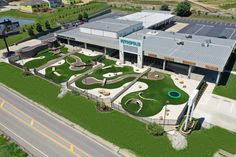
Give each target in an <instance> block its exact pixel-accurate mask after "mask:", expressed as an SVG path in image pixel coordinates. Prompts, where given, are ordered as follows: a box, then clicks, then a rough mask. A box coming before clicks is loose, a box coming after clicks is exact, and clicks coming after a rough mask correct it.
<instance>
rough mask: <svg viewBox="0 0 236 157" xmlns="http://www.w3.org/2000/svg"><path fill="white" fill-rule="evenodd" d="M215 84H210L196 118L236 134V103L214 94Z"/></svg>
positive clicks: (195, 115)
mask: <svg viewBox="0 0 236 157" xmlns="http://www.w3.org/2000/svg"><path fill="white" fill-rule="evenodd" d="M213 89H214V84H209V86H208V87H207V89H206V91H205V93H204V95H203V96H202V98H201V100H200V101H199V103H198V105H197V107H196V109H195V112H194V117H196V118H204V119H205V121H206V122H208V123H211V124H214V125H217V126H220V127H222V128H225V129H227V130H231V131H234V132H236V123H235V122H236V101H235V100H232V99H228V98H225V97H222V96H218V95H215V94H212V91H213Z"/></svg>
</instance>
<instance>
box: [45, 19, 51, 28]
mask: <svg viewBox="0 0 236 157" xmlns="http://www.w3.org/2000/svg"><path fill="white" fill-rule="evenodd" d="M45 28H46V29H51V25H50V23H49V22H48V20H47V21H46V22H45Z"/></svg>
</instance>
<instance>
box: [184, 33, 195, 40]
mask: <svg viewBox="0 0 236 157" xmlns="http://www.w3.org/2000/svg"><path fill="white" fill-rule="evenodd" d="M192 37H193V36H192V35H191V34H186V35H185V38H188V39H192Z"/></svg>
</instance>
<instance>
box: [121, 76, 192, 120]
mask: <svg viewBox="0 0 236 157" xmlns="http://www.w3.org/2000/svg"><path fill="white" fill-rule="evenodd" d="M162 75H163V74H162ZM163 76H164V77H163V79H161V80H149V79H144V78H142V79H140V80H139V81H141V82H144V83H146V84H147V85H148V89H146V90H144V91H142V92H140V91H138V92H133V93H130V94H128V95H126V96H124V97H123V98H122V101H121V104H122V107H123V108H124V109H125V110H126V111H127V112H129V113H130V114H133V115H136V116H141V117H148V116H153V115H155V114H157V113H159V112H160V111H161V110H162V108H163V107H164V106H165V104H166V102H167V101H169V104H172V105H179V104H183V103H185V102H186V101H187V100H188V94H187V93H185V92H184V91H182V90H181V89H179V88H178V87H176V86H175V84H174V82H173V80H172V79H171V77H170V76H169V75H163ZM170 91H171V92H176V93H178V94H179V95H180V96H179V95H178V96H176V97H170V96H169V94H168V92H170ZM130 99H138V100H140V101H141V102H142V104H143V105H142V108H141V109H138V107H137V106H135V107H134V105H130V104H129V103H127V101H128V100H130ZM137 111H138V112H137Z"/></svg>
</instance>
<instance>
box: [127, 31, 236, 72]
mask: <svg viewBox="0 0 236 157" xmlns="http://www.w3.org/2000/svg"><path fill="white" fill-rule="evenodd" d="M186 36H187V34H182V33H170V32H164V31H153V30H150V29H143V30H140V31H138V32H135V33H132V34H130V35H128V36H126V38H131V39H136V40H142V39H143V50H144V52H145V55H150V56H152V55H153V56H154V55H155V56H157V58H161V59H164V58H171V59H172V58H173V59H174V61H175V62H180V63H183V61H185V62H191V63H194V64H196V66H199V67H204V68H206V66H213V67H217V68H218V70H219V71H223V69H224V67H225V65H226V64H227V61H228V59H229V57H230V55H231V53H232V51H233V49H234V46H235V44H236V41H235V40H229V39H220V38H214V37H204V36H196V35H192V36H191V37H188V38H187V37H186ZM144 38H145V39H144ZM179 42H182V44H177V43H179ZM204 43H205V44H206V45H204ZM207 43H208V44H207Z"/></svg>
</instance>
